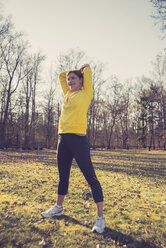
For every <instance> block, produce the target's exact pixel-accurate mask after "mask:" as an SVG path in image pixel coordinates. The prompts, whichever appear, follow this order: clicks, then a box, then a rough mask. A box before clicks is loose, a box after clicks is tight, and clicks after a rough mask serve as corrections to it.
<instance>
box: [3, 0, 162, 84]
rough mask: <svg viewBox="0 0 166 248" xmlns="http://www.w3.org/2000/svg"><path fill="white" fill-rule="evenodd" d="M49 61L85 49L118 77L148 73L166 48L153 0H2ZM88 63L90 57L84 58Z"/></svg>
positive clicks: (88, 54)
mask: <svg viewBox="0 0 166 248" xmlns="http://www.w3.org/2000/svg"><path fill="white" fill-rule="evenodd" d="M0 2H1V3H2V6H3V13H4V14H5V15H11V16H12V20H13V22H14V24H15V28H16V30H17V31H23V32H24V34H25V38H26V39H27V40H28V41H29V42H30V44H31V46H32V50H33V51H34V52H38V51H39V50H40V51H42V53H43V54H44V55H46V57H47V60H46V62H45V63H46V67H50V65H51V64H52V63H54V61H55V60H56V58H57V57H58V56H59V55H60V54H61V53H64V52H67V51H68V50H69V49H71V48H72V49H77V48H79V49H80V50H82V51H84V52H85V53H86V55H87V56H88V58H90V59H92V60H94V61H95V62H96V63H98V62H100V63H104V64H105V68H106V70H105V73H106V74H107V75H117V76H118V77H119V78H120V79H128V78H136V77H140V76H142V75H145V76H150V74H151V71H152V69H153V67H152V62H154V61H155V58H156V55H157V54H159V53H161V52H162V51H163V50H164V48H166V42H165V40H162V34H161V31H160V27H159V26H157V25H155V24H154V20H153V19H152V18H151V15H152V14H153V12H154V11H155V9H154V8H153V7H152V5H151V3H150V2H149V0H0ZM85 63H89V61H85Z"/></svg>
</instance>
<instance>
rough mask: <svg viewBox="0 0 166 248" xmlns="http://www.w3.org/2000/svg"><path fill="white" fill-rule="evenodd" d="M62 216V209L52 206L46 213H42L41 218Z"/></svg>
mask: <svg viewBox="0 0 166 248" xmlns="http://www.w3.org/2000/svg"><path fill="white" fill-rule="evenodd" d="M63 214H64V211H63V207H61V206H57V205H56V206H52V207H51V208H49V209H48V210H47V211H45V212H42V213H41V216H42V217H44V218H51V217H54V216H61V215H63Z"/></svg>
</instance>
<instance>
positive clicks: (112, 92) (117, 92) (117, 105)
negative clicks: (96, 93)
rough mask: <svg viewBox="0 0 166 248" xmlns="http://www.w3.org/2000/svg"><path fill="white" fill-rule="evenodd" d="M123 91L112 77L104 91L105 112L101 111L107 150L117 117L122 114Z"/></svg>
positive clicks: (117, 81) (120, 85) (115, 78)
mask: <svg viewBox="0 0 166 248" xmlns="http://www.w3.org/2000/svg"><path fill="white" fill-rule="evenodd" d="M123 102H124V101H123V90H122V84H120V83H119V80H118V78H117V77H115V76H113V77H111V79H110V83H109V85H108V88H107V90H106V102H105V108H104V109H105V110H104V111H103V120H104V129H105V139H106V142H107V148H108V149H110V148H111V142H112V135H113V132H114V129H115V125H116V123H117V120H118V117H119V116H120V114H121V113H122V112H123V109H124V104H123Z"/></svg>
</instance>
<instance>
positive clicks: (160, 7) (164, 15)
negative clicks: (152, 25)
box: [150, 0, 166, 31]
mask: <svg viewBox="0 0 166 248" xmlns="http://www.w3.org/2000/svg"><path fill="white" fill-rule="evenodd" d="M150 2H151V3H152V4H153V6H154V7H155V8H156V10H157V13H156V14H155V15H153V18H155V20H156V22H157V23H160V24H161V30H162V31H165V30H166V0H150Z"/></svg>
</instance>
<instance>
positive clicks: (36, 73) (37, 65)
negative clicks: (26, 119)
mask: <svg viewBox="0 0 166 248" xmlns="http://www.w3.org/2000/svg"><path fill="white" fill-rule="evenodd" d="M44 59H45V56H43V55H42V54H41V53H40V52H38V53H37V54H34V56H33V79H32V92H31V94H32V117H31V125H30V132H31V135H30V137H31V147H33V148H34V147H35V145H36V144H35V143H36V141H35V135H36V125H37V116H36V90H37V86H38V83H39V81H40V72H41V64H42V62H43V61H44Z"/></svg>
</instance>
